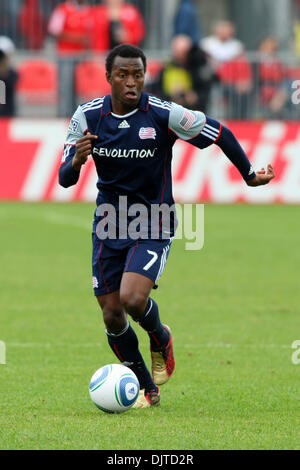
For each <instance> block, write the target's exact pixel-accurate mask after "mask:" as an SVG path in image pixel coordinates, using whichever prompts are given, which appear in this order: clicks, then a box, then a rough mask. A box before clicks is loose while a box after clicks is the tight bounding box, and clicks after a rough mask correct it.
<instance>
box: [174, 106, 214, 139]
mask: <svg viewBox="0 0 300 470" xmlns="http://www.w3.org/2000/svg"><path fill="white" fill-rule="evenodd" d="M205 123H206V117H205V114H204V113H202V112H201V111H191V110H190V109H186V108H184V107H183V106H181V105H179V104H176V103H172V106H171V111H170V115H169V128H170V129H171V130H172V131H173V132H174V133H175V134H176V135H177V136H178V137H179V138H180V139H182V140H189V139H193V138H194V137H196V136H197V135H198V134H200V132H201V131H202V129H203V127H204V126H205Z"/></svg>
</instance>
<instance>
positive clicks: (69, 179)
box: [60, 92, 255, 207]
mask: <svg viewBox="0 0 300 470" xmlns="http://www.w3.org/2000/svg"><path fill="white" fill-rule="evenodd" d="M87 131H89V132H90V133H91V134H93V135H97V136H98V139H97V140H96V141H93V151H92V157H93V160H94V162H95V166H96V170H97V174H98V182H97V187H98V190H99V193H98V198H97V205H100V204H101V203H104V202H106V203H114V202H115V203H117V199H118V197H119V196H120V195H125V196H127V198H128V202H129V204H133V203H143V204H144V205H146V206H149V207H150V206H151V205H153V204H163V203H165V204H167V205H168V206H172V205H173V204H174V200H173V195H172V175H171V161H172V147H173V145H174V143H175V141H176V140H177V139H178V138H180V139H183V140H185V141H187V142H189V143H191V144H193V145H195V146H196V147H198V148H201V149H203V148H205V147H208V146H209V145H211V144H213V143H216V144H217V145H219V146H220V147H221V148H222V149H224V152H225V153H226V155H227V156H228V157H229V158H230V160H231V161H232V162H233V163H234V164H235V165H236V167H237V168H238V169H239V171H240V173H241V175H242V177H243V178H244V179H245V180H247V179H251V178H253V177H254V176H255V172H254V170H253V168H252V167H251V164H250V162H249V160H248V158H247V156H246V155H245V153H244V151H243V150H242V148H241V147H240V145H239V144H238V142H237V141H236V139H235V138H234V136H233V134H232V133H231V132H230V131H229V130H228V129H227V128H226V127H224V126H222V125H221V124H220V123H219V122H218V121H216V120H214V119H211V118H209V117H208V116H206V115H205V114H204V113H202V112H199V111H191V110H188V109H185V108H183V107H182V106H180V105H178V104H175V103H171V102H167V101H162V100H160V99H159V98H156V97H154V96H151V95H148V94H147V93H144V92H143V93H142V96H141V99H140V102H139V106H138V108H137V109H135V110H134V111H132V112H131V113H129V114H126V115H122V116H119V115H116V114H114V113H113V112H112V107H111V97H110V95H107V96H104V97H102V98H97V99H95V100H93V101H90V102H88V103H85V104H82V105H80V106H79V107H78V108H77V110H76V112H75V114H74V115H73V117H72V119H71V122H70V126H69V130H68V135H67V139H66V142H65V146H64V153H63V159H62V160H63V163H64V164H63V165H62V166H61V168H60V184H62V185H63V186H65V187H67V186H70V185H72V184H75V183H76V182H77V181H78V178H79V172H78V171H76V170H74V169H73V167H72V159H73V156H74V154H75V151H76V141H77V140H78V139H79V138H81V137H82V136H83V135H84V134H85V133H86V132H87Z"/></svg>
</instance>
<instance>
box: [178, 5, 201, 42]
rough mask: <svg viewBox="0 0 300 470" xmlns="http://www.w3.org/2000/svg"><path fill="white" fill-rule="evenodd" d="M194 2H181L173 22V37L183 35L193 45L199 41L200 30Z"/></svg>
mask: <svg viewBox="0 0 300 470" xmlns="http://www.w3.org/2000/svg"><path fill="white" fill-rule="evenodd" d="M195 3H196V0H181V2H180V4H179V7H178V10H177V13H176V15H175V22H174V36H177V35H179V34H185V35H186V36H189V37H190V38H191V39H192V41H193V43H194V44H198V43H199V41H200V39H201V36H202V34H201V28H200V26H199V24H198V21H197V9H196V5H195Z"/></svg>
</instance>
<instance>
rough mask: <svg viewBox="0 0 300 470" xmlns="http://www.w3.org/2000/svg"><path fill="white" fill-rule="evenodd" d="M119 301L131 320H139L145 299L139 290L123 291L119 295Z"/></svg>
mask: <svg viewBox="0 0 300 470" xmlns="http://www.w3.org/2000/svg"><path fill="white" fill-rule="evenodd" d="M120 300H121V303H122V305H123V306H124V308H125V310H126V312H127V313H128V314H129V315H131V316H132V318H133V320H135V321H139V320H140V318H142V316H143V315H144V312H145V308H146V304H147V299H146V298H145V296H144V295H143V294H141V293H139V292H125V293H123V294H122V295H121V299H120Z"/></svg>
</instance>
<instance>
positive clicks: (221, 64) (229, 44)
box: [200, 21, 253, 119]
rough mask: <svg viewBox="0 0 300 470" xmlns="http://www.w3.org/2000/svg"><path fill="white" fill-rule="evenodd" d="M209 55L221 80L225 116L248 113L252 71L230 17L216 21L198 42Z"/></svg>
mask: <svg viewBox="0 0 300 470" xmlns="http://www.w3.org/2000/svg"><path fill="white" fill-rule="evenodd" d="M200 44H201V46H202V48H203V49H204V51H205V52H206V53H207V54H208V55H209V56H210V58H211V63H212V66H213V67H214V69H215V71H216V74H217V76H218V78H219V80H220V83H221V84H222V87H221V88H222V94H223V98H224V100H225V104H227V105H228V106H229V108H228V111H229V112H228V117H230V118H235V119H245V118H247V117H249V107H250V100H251V91H252V84H253V83H252V82H253V72H252V68H251V65H250V63H249V61H248V59H247V57H246V53H245V50H244V46H243V44H242V42H241V41H239V40H238V39H236V38H235V27H234V25H233V24H232V23H231V22H230V21H219V22H218V23H217V24H216V25H215V27H214V30H213V34H212V35H211V36H209V37H207V38H204V39H203V40H202V41H201V42H200Z"/></svg>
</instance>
